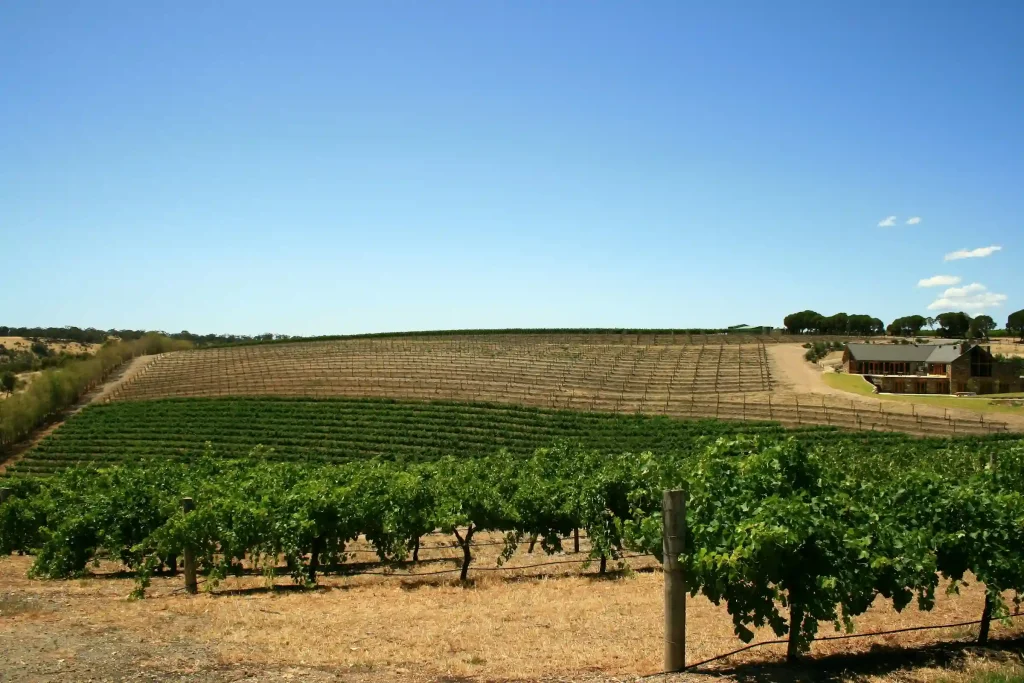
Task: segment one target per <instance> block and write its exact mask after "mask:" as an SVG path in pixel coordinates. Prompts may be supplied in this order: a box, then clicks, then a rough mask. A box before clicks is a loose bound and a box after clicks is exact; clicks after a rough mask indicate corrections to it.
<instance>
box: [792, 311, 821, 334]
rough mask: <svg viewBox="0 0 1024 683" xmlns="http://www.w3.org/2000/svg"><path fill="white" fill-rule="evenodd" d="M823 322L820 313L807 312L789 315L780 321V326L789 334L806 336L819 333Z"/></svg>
mask: <svg viewBox="0 0 1024 683" xmlns="http://www.w3.org/2000/svg"><path fill="white" fill-rule="evenodd" d="M824 321H825V317H824V316H823V315H821V314H820V313H818V312H816V311H811V310H807V311H800V312H799V313H790V314H789V315H787V316H786V317H785V318H784V319H783V320H782V324H783V325H785V326H786V329H787V330H789V332H790V334H808V333H817V332H820V331H821V328H822V326H823V324H824Z"/></svg>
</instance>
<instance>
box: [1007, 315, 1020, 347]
mask: <svg viewBox="0 0 1024 683" xmlns="http://www.w3.org/2000/svg"><path fill="white" fill-rule="evenodd" d="M1006 329H1007V330H1009V331H1010V333H1011V334H1013V335H1016V336H1018V337H1020V340H1021V341H1024V309H1021V310H1019V311H1016V312H1015V313H1011V314H1010V317H1009V318H1007V319H1006Z"/></svg>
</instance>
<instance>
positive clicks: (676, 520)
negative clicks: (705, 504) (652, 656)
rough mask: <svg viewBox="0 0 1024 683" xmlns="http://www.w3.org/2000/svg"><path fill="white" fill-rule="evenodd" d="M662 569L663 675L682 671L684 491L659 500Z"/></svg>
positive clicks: (684, 643)
mask: <svg viewBox="0 0 1024 683" xmlns="http://www.w3.org/2000/svg"><path fill="white" fill-rule="evenodd" d="M661 512H662V517H661V519H662V522H661V524H662V567H663V568H664V570H665V669H664V670H665V671H666V672H670V671H681V670H683V669H684V668H685V667H686V581H685V577H684V576H683V567H682V565H680V564H679V555H680V554H681V553H682V552H683V548H684V544H685V538H686V491H685V489H677V490H674V491H665V493H664V495H663V497H662V510H661Z"/></svg>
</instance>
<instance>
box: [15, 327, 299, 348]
mask: <svg viewBox="0 0 1024 683" xmlns="http://www.w3.org/2000/svg"><path fill="white" fill-rule="evenodd" d="M150 334H158V335H160V336H162V337H167V338H168V339H176V340H181V341H187V342H191V343H192V344H195V345H196V346H202V345H206V344H237V343H241V342H253V341H274V340H278V339H282V340H284V339H292V338H293V337H292V336H291V335H287V334H275V333H273V332H267V333H265V334H256V335H249V334H193V333H191V332H189V331H188V330H182V331H181V332H165V331H163V330H128V329H125V330H119V329H115V328H111V329H109V330H101V329H97V328H95V327H86V328H81V327H74V326H66V327H8V326H6V325H0V337H25V338H26V339H33V340H38V339H50V340H56V341H65V342H78V343H79V344H105V343H107V342H108V341H111V340H115V341H116V340H120V341H135V340H137V339H142V338H143V337H145V336H146V335H150Z"/></svg>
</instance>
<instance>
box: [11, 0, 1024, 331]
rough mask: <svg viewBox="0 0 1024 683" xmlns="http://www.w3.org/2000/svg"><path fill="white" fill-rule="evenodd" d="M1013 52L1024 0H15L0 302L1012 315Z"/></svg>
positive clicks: (192, 321)
mask: <svg viewBox="0 0 1024 683" xmlns="http://www.w3.org/2000/svg"><path fill="white" fill-rule="evenodd" d="M1022 72H1024V4H1022V3H1007V2H991V3H985V2H979V3H963V2H959V3H953V2H924V1H921V2H900V3H888V2H857V3H805V2H799V3H798V2H773V3H754V2H744V3H735V2H722V3H706V2H705V3H683V2H674V1H673V2H647V3H631V2H616V3H612V2H598V3H595V2H570V1H562V2H527V1H517V2H470V1H466V2H429V3H413V2H397V3H389V2H377V1H375V2H372V3H371V2H366V3H358V4H356V3H341V2H323V3H311V2H302V3H264V2H251V1H250V2H244V3H243V2H223V3H191V2H166V3H158V2H146V3H131V2H95V3H77V2H56V1H48V2H38V3H4V4H2V5H0V244H2V245H3V248H2V251H3V253H4V254H5V256H6V258H4V259H3V261H4V272H5V275H6V277H5V278H4V281H5V283H6V284H5V286H4V287H3V288H2V289H0V322H2V324H8V325H79V326H96V327H103V328H109V327H132V328H139V327H142V328H155V329H165V330H170V331H176V330H180V329H188V330H190V331H193V332H201V333H207V332H235V333H260V332H267V331H273V332H284V333H292V334H327V333H348V332H360V331H382V330H404V329H431V328H460V327H542V326H543V327H550V326H557V327H573V326H630V327H697V326H722V325H730V324H737V323H750V324H765V323H773V324H781V320H782V317H783V316H784V315H786V314H787V313H789V312H792V311H795V310H802V309H804V308H813V309H815V310H818V311H819V312H821V313H824V314H831V313H834V312H838V311H846V312H848V313H870V314H872V315H875V316H878V317H881V318H883V319H885V320H886V322H888V321H890V320H891V319H892V318H894V317H897V316H900V315H908V314H911V313H921V314H927V313H928V312H929V309H928V307H929V305H931V304H933V303H934V302H937V303H936V306H937V309H933V311H932V312H937V310H938V309H945V308H949V309H954V310H959V309H961V308H962V309H964V310H967V311H968V312H970V313H975V314H976V313H979V312H987V313H990V314H991V315H993V317H995V318H996V320H997V321H998V322H999V323H1000V324H1002V323H1003V322H1005V320H1006V315H1007V314H1008V313H1009V312H1011V311H1014V310H1018V309H1020V308H1024V277H1022V276H1021V268H1020V263H1021V261H1020V254H1021V253H1022V251H1024V238H1022V234H1024V231H1022V229H1021V216H1022V215H1024V126H1022V125H1021V122H1022V121H1024V86H1022V82H1021V73H1022ZM890 216H893V217H894V218H893V219H892V220H891V221H888V220H887V219H888V218H889V217H890ZM914 217H919V218H920V222H919V223H917V224H909V225H908V224H907V221H908V220H910V219H912V218H914ZM889 222H891V223H892V225H887V223H889ZM880 224H882V225H880ZM987 247H1001V249H999V250H991V251H990V253H989V254H988V255H987V256H974V257H971V258H961V259H956V260H949V261H947V260H945V258H946V255H947V254H952V253H954V252H957V251H958V250H965V251H973V250H976V249H984V248H987ZM933 276H947V277H949V278H960V279H959V280H958V281H957V282H956V284H945V285H936V286H932V287H921V286H918V282H919V281H920V280H922V279H925V278H931V277H933ZM950 282H952V280H950ZM947 290H948V291H947ZM947 304H948V306H947Z"/></svg>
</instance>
